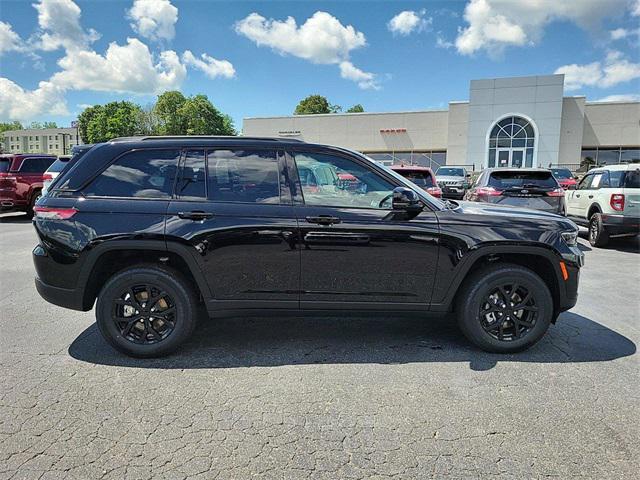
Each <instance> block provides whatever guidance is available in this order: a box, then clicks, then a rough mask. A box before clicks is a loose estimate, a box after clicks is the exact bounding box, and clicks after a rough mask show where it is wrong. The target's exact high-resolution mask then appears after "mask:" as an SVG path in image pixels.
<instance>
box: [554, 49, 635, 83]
mask: <svg viewBox="0 0 640 480" xmlns="http://www.w3.org/2000/svg"><path fill="white" fill-rule="evenodd" d="M554 73H562V74H564V86H565V88H566V89H567V90H578V89H580V88H582V87H584V86H588V87H598V88H609V87H613V86H614V85H618V84H619V83H625V82H629V81H631V80H635V79H637V78H640V63H633V62H630V61H629V60H627V59H626V58H625V57H624V55H623V54H622V52H619V51H617V50H613V51H610V52H609V53H608V54H607V56H606V58H605V60H604V61H603V62H592V63H588V64H585V65H578V64H575V63H573V64H571V65H564V66H562V67H560V68H558V69H556V71H555V72H554Z"/></svg>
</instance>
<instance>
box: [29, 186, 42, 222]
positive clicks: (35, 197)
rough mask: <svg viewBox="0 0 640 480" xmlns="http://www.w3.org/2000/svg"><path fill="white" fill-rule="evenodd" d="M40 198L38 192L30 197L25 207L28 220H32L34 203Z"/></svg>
mask: <svg viewBox="0 0 640 480" xmlns="http://www.w3.org/2000/svg"><path fill="white" fill-rule="evenodd" d="M40 197H41V195H40V192H37V193H35V194H34V195H33V196H32V197H31V201H30V202H29V205H28V206H27V216H28V217H29V218H33V216H34V215H35V212H34V211H33V207H35V206H36V202H37V201H38V199H39V198H40Z"/></svg>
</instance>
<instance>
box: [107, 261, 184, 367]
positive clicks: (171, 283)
mask: <svg viewBox="0 0 640 480" xmlns="http://www.w3.org/2000/svg"><path fill="white" fill-rule="evenodd" d="M136 284H149V285H153V286H156V287H158V288H160V289H161V290H163V291H165V292H167V294H168V295H169V296H170V297H171V299H172V300H173V302H174V304H175V307H176V322H175V327H174V329H173V331H172V332H171V334H170V335H169V336H168V337H167V338H166V339H164V340H162V341H160V342H158V343H155V344H150V345H139V344H135V343H133V342H131V341H129V340H127V339H126V338H124V337H123V336H122V335H121V333H120V330H119V329H118V327H117V325H116V324H115V322H114V321H113V320H112V318H111V315H112V308H113V301H114V300H115V299H116V298H119V297H120V296H121V295H122V293H123V292H124V291H125V290H126V289H127V287H129V286H133V285H136ZM195 316H196V308H195V305H194V301H193V295H192V294H191V293H190V292H189V291H188V287H187V285H186V283H185V282H184V281H182V280H181V279H180V278H179V277H177V276H176V275H175V274H174V273H171V274H170V273H169V272H165V271H163V270H160V269H154V268H136V269H132V270H129V271H124V272H120V273H118V274H116V275H114V276H113V277H111V279H110V280H109V281H108V282H107V283H106V284H105V286H104V287H103V289H102V290H101V291H100V294H99V295H98V301H97V303H96V323H97V325H98V329H99V330H100V333H101V334H102V336H103V337H104V338H105V339H106V340H107V342H109V344H110V345H111V346H113V347H114V348H115V349H116V350H118V351H120V352H123V353H125V354H127V355H130V356H133V357H143V358H144V357H157V356H162V355H166V354H168V353H170V352H172V351H174V350H175V349H176V348H178V346H180V344H182V343H183V342H184V341H185V340H186V339H187V338H188V337H189V335H190V334H191V332H192V330H193V327H194V324H195Z"/></svg>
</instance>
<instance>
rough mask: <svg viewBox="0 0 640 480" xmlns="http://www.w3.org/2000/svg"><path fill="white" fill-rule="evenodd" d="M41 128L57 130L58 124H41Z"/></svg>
mask: <svg viewBox="0 0 640 480" xmlns="http://www.w3.org/2000/svg"><path fill="white" fill-rule="evenodd" d="M42 128H58V124H57V123H56V122H43V123H42Z"/></svg>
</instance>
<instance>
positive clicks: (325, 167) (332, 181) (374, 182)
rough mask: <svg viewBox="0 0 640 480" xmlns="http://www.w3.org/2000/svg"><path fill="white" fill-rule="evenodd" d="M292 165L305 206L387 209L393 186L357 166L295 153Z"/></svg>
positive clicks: (338, 159)
mask: <svg viewBox="0 0 640 480" xmlns="http://www.w3.org/2000/svg"><path fill="white" fill-rule="evenodd" d="M295 161H296V166H297V168H298V176H299V178H300V185H301V186H302V194H303V196H304V202H305V204H307V205H324V206H335V207H366V208H391V197H390V194H391V193H392V191H393V188H394V186H393V185H392V184H391V183H390V182H388V181H387V180H386V179H384V178H383V177H381V176H380V175H378V174H377V173H375V172H373V171H371V170H369V169H368V168H366V167H364V166H362V165H360V164H359V163H356V162H354V161H352V160H349V159H347V158H344V157H338V156H334V155H327V154H321V153H296V154H295ZM341 177H342V178H344V179H349V183H348V184H347V183H346V182H344V181H341V180H340V178H341ZM387 197H389V198H387ZM384 199H387V200H386V201H385V202H382V200H384ZM381 202H382V203H381Z"/></svg>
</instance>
